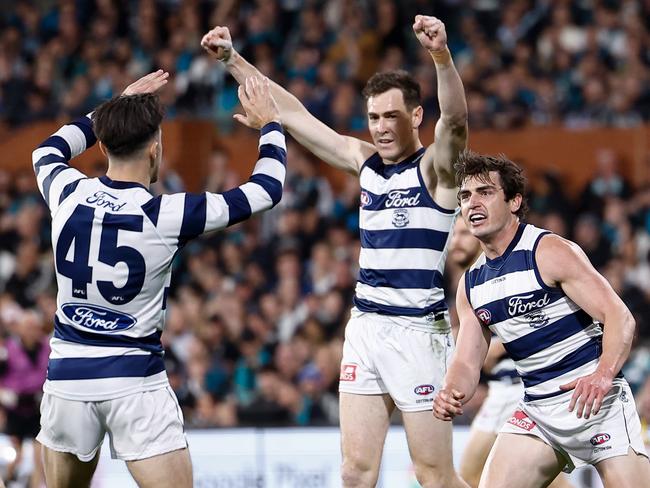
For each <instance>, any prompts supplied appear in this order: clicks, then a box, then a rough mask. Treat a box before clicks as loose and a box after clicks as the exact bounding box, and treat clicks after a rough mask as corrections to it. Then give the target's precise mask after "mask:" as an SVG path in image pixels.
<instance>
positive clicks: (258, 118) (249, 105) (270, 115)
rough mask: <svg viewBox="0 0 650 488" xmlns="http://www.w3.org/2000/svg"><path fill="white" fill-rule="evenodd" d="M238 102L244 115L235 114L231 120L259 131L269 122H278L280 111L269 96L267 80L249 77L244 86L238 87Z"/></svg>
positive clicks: (269, 88) (269, 90)
mask: <svg viewBox="0 0 650 488" xmlns="http://www.w3.org/2000/svg"><path fill="white" fill-rule="evenodd" d="M237 94H238V95H239V101H240V102H241V104H242V107H243V108H244V111H245V112H246V113H245V114H235V115H233V118H234V119H235V120H236V121H237V122H240V123H242V124H244V125H245V126H247V127H250V128H251V129H261V128H262V127H264V126H265V125H266V124H268V123H269V122H273V121H276V122H279V121H280V111H279V110H278V106H277V104H276V103H275V100H274V99H273V96H272V95H271V86H270V82H269V79H268V78H265V77H258V76H251V77H249V78H246V82H245V84H244V85H239V90H238V93H237Z"/></svg>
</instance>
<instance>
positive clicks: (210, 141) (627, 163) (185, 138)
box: [0, 120, 650, 195]
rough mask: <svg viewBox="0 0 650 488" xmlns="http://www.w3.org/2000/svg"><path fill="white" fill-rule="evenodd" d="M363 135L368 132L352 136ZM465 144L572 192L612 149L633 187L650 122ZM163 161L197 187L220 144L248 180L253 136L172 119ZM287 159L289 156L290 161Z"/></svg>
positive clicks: (20, 154)
mask: <svg viewBox="0 0 650 488" xmlns="http://www.w3.org/2000/svg"><path fill="white" fill-rule="evenodd" d="M58 126H59V124H58V123H57V122H51V123H39V124H34V125H30V126H29V127H25V128H21V129H19V130H16V131H11V132H9V133H5V134H4V137H3V138H2V139H0V161H1V163H0V166H1V167H2V168H6V169H9V170H10V171H12V172H15V171H22V170H24V171H30V172H31V151H32V150H33V148H34V147H35V145H36V144H38V143H39V142H40V141H42V140H43V139H44V138H45V137H47V136H48V135H49V134H51V133H52V132H54V131H55V130H56V129H57V127H58ZM421 134H422V139H423V143H425V144H428V143H430V142H431V141H432V139H433V127H425V128H423V129H422V130H421ZM353 135H355V136H357V137H360V138H365V139H367V138H368V134H367V133H365V132H364V133H359V134H353ZM469 141H470V147H471V148H472V149H474V150H475V151H479V152H485V153H490V154H496V153H504V154H506V155H507V156H508V157H510V158H511V159H515V160H517V161H518V162H521V163H524V165H525V166H526V167H527V169H528V170H529V171H530V172H535V170H539V169H554V170H557V171H558V172H559V174H561V175H563V176H564V177H565V178H566V183H567V191H568V193H569V194H573V195H575V194H576V193H577V192H578V191H579V190H580V189H581V188H582V187H583V185H584V184H585V182H586V181H588V180H589V179H590V177H591V176H592V175H593V174H594V172H595V168H596V162H595V153H596V151H598V150H599V149H601V148H611V149H613V150H615V151H616V152H617V153H618V154H619V156H620V157H621V160H622V161H623V165H622V167H621V172H622V173H623V174H624V175H625V176H626V177H627V178H628V180H629V181H631V182H633V184H635V186H637V185H641V184H643V183H648V182H650V125H646V126H639V127H637V128H634V129H611V128H601V129H586V130H579V131H578V130H576V131H569V130H567V129H565V128H561V127H556V128H551V127H549V128H529V129H522V130H518V131H473V132H471V133H470V139H469ZM163 147H164V149H165V160H166V164H168V165H169V167H171V168H173V169H174V170H175V171H176V172H177V173H178V174H179V175H180V176H181V177H182V178H183V180H184V181H185V184H186V185H187V189H188V190H190V191H198V190H200V189H201V188H202V182H203V181H204V177H205V175H206V172H207V161H208V158H209V156H210V153H211V152H212V150H213V149H214V148H215V147H223V148H225V149H226V150H227V151H228V152H229V153H230V155H231V169H233V170H234V171H236V172H237V173H238V174H239V175H240V176H241V178H242V180H243V179H245V178H247V177H248V175H249V174H250V171H251V169H252V167H253V164H254V162H255V161H256V159H257V134H256V133H255V132H253V131H248V130H240V131H237V132H236V133H234V134H228V135H224V136H220V135H219V134H218V133H217V131H216V129H215V126H214V124H212V123H210V122H203V121H181V120H176V121H171V122H166V123H165V124H163ZM290 163H291V159H289V164H290ZM76 164H77V165H78V167H80V168H81V169H82V170H84V171H86V172H87V173H88V174H91V175H94V174H96V173H98V172H99V171H101V170H102V169H103V167H104V166H103V165H104V157H103V155H102V154H101V153H100V151H99V149H98V148H97V147H95V148H93V150H91V151H88V152H86V153H84V154H83V155H82V156H81V157H80V158H78V162H77V163H76ZM321 166H322V167H321V168H320V170H321V171H322V173H323V174H325V175H327V176H328V178H329V179H330V181H331V182H332V185H333V186H334V187H335V188H337V189H338V188H341V187H342V185H343V182H344V179H345V177H346V175H345V174H344V173H342V172H341V171H337V170H333V169H331V168H330V167H329V166H326V165H325V164H324V163H322V164H321Z"/></svg>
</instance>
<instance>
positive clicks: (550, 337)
mask: <svg viewBox="0 0 650 488" xmlns="http://www.w3.org/2000/svg"><path fill="white" fill-rule="evenodd" d="M592 323H593V319H592V318H591V317H590V316H589V315H587V313H586V312H584V311H583V310H578V311H577V312H575V313H572V314H571V315H567V316H566V317H562V318H561V319H560V320H558V321H556V322H554V323H552V324H550V325H547V326H546V327H542V328H541V329H538V330H536V331H534V332H531V333H530V334H526V335H525V336H523V337H520V338H518V339H515V340H514V341H510V342H506V343H504V344H503V347H505V348H506V351H508V355H509V356H510V357H511V358H512V359H513V360H515V361H520V360H522V359H525V358H527V357H529V356H532V355H533V354H536V353H538V352H540V351H543V350H544V349H546V348H547V347H550V346H552V345H553V344H556V343H558V342H560V341H563V340H564V339H567V338H569V337H571V336H572V335H574V334H577V333H578V332H580V331H582V330H584V329H585V328H586V327H588V326H589V325H590V324H592Z"/></svg>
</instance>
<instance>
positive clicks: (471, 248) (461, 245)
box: [449, 219, 481, 268]
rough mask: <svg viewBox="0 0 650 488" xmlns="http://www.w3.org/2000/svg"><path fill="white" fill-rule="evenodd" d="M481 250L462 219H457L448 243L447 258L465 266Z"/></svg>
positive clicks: (470, 262) (462, 266)
mask: <svg viewBox="0 0 650 488" xmlns="http://www.w3.org/2000/svg"><path fill="white" fill-rule="evenodd" d="M480 250H481V245H480V243H479V240H478V239H477V238H476V237H474V236H473V235H472V233H471V232H470V231H469V229H468V228H467V225H466V224H465V221H464V220H463V219H457V220H456V224H455V226H454V235H453V237H452V238H451V242H450V243H449V259H451V261H452V262H453V263H454V264H455V265H457V266H459V267H461V268H467V267H468V266H469V265H470V264H472V263H473V262H474V260H475V259H476V258H477V257H478V255H479V252H480Z"/></svg>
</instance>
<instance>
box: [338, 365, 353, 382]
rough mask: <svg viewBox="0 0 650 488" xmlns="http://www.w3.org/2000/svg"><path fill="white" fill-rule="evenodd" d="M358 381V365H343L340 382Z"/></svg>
mask: <svg viewBox="0 0 650 488" xmlns="http://www.w3.org/2000/svg"><path fill="white" fill-rule="evenodd" d="M356 379H357V365H356V364H343V365H341V376H340V378H339V381H354V380H356Z"/></svg>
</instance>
